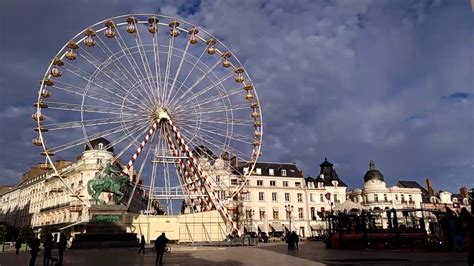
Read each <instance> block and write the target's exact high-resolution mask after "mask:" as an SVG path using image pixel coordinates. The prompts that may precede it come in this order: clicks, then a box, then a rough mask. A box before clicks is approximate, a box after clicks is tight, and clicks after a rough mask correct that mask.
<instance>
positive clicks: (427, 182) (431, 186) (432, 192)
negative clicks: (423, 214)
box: [426, 178, 434, 197]
mask: <svg viewBox="0 0 474 266" xmlns="http://www.w3.org/2000/svg"><path fill="white" fill-rule="evenodd" d="M426 188H427V189H428V194H429V195H430V197H433V196H434V190H433V184H432V183H431V179H429V178H427V179H426Z"/></svg>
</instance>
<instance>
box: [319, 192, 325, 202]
mask: <svg viewBox="0 0 474 266" xmlns="http://www.w3.org/2000/svg"><path fill="white" fill-rule="evenodd" d="M319 202H324V195H323V194H322V193H321V194H319Z"/></svg>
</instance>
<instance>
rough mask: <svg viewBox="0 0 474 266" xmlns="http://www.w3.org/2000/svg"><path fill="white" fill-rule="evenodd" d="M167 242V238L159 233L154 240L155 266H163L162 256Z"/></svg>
mask: <svg viewBox="0 0 474 266" xmlns="http://www.w3.org/2000/svg"><path fill="white" fill-rule="evenodd" d="M167 242H168V238H166V235H165V233H161V235H160V236H159V237H157V238H156V240H155V251H156V261H155V265H158V263H159V264H160V265H162V264H163V255H164V253H165V248H166V243H167Z"/></svg>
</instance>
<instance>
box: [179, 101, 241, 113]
mask: <svg viewBox="0 0 474 266" xmlns="http://www.w3.org/2000/svg"><path fill="white" fill-rule="evenodd" d="M202 105H203V104H196V106H198V107H199V111H200V112H199V113H200V114H216V113H226V112H229V111H239V110H247V109H248V110H250V106H249V104H248V103H242V104H235V105H229V106H214V107H206V108H203V107H201V106H202ZM177 113H178V114H179V115H183V116H189V115H192V114H193V111H192V110H191V109H190V108H187V109H180V112H177Z"/></svg>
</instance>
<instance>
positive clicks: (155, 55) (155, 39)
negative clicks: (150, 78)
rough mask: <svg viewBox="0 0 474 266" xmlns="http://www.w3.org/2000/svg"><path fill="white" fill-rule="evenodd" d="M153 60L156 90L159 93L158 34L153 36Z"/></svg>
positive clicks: (160, 88)
mask: <svg viewBox="0 0 474 266" xmlns="http://www.w3.org/2000/svg"><path fill="white" fill-rule="evenodd" d="M152 39H153V59H154V60H155V74H156V89H157V90H159V91H161V90H162V89H163V88H162V87H161V66H160V47H159V43H158V33H154V34H153V38H152Z"/></svg>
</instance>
